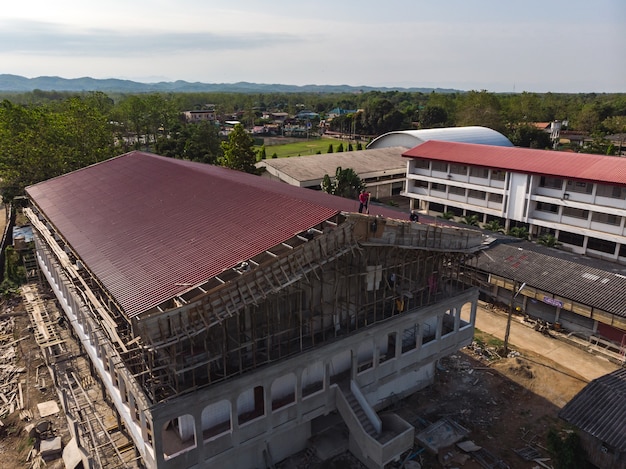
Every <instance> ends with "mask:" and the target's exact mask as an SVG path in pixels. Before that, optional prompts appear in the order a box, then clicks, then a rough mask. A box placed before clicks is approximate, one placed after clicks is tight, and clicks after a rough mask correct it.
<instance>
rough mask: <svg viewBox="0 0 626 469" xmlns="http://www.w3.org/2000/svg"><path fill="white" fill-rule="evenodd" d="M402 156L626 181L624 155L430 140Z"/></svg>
mask: <svg viewBox="0 0 626 469" xmlns="http://www.w3.org/2000/svg"><path fill="white" fill-rule="evenodd" d="M402 156H405V157H411V158H424V159H429V160H440V161H447V162H450V163H463V164H467V165H476V166H485V167H489V168H495V169H502V170H506V171H515V172H520V173H530V174H541V175H546V176H558V177H562V178H567V179H578V180H584V181H592V182H602V183H608V184H620V185H623V184H626V158H619V157H615V156H604V155H589V154H586V153H566V152H559V151H551V150H534V149H530V148H518V147H499V146H492V145H478V144H472V143H456V142H441V141H436V140H429V141H427V142H424V143H422V144H421V145H418V146H417V147H415V148H412V149H410V150H408V151H406V152H405V153H403V154H402Z"/></svg>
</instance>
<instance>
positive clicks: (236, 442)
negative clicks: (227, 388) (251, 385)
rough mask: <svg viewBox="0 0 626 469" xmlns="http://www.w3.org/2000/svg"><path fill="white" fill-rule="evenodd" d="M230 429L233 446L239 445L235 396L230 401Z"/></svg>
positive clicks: (237, 411)
mask: <svg viewBox="0 0 626 469" xmlns="http://www.w3.org/2000/svg"><path fill="white" fill-rule="evenodd" d="M230 429H231V438H232V442H233V446H238V445H239V440H240V439H241V436H240V435H239V410H238V409H237V396H234V399H231V401H230Z"/></svg>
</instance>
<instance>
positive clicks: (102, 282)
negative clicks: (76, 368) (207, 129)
mask: <svg viewBox="0 0 626 469" xmlns="http://www.w3.org/2000/svg"><path fill="white" fill-rule="evenodd" d="M27 195H28V198H29V201H30V205H29V207H28V208H26V209H24V210H25V213H26V215H27V216H28V218H29V219H30V222H31V223H32V226H33V228H34V230H33V231H34V238H35V245H36V257H37V261H38V264H39V266H40V268H41V271H42V273H43V274H44V275H45V277H46V279H47V281H48V282H49V283H50V286H51V287H52V289H53V290H54V292H55V295H56V297H57V299H58V302H59V304H60V305H61V307H62V309H63V311H64V313H65V315H66V319H67V322H68V323H69V324H70V325H71V327H72V328H73V331H74V334H75V335H76V336H77V337H78V338H79V339H80V342H81V345H82V348H83V351H84V353H85V355H87V356H88V357H89V359H90V363H91V369H92V373H93V375H94V377H95V378H96V379H97V380H98V381H99V382H100V383H101V385H102V388H103V390H105V392H106V394H107V395H108V399H109V400H110V402H111V403H112V405H113V406H114V407H115V410H116V412H117V414H118V416H119V420H120V421H121V422H122V423H123V425H124V427H125V428H126V431H127V432H128V434H129V435H130V437H131V438H132V440H133V442H134V444H135V446H136V450H137V452H138V454H139V455H140V458H141V461H142V465H143V466H145V467H147V468H157V467H158V468H187V467H237V468H255V467H267V466H269V465H271V462H272V461H274V462H277V461H280V460H282V459H284V458H286V457H288V456H290V455H291V454H293V453H295V452H297V451H300V450H303V449H305V448H307V445H308V444H309V442H310V439H311V437H312V436H313V435H315V434H317V433H318V432H322V431H324V430H326V429H327V428H328V427H329V424H328V422H330V421H334V422H337V421H340V422H341V423H340V425H342V428H343V429H347V431H344V434H346V435H347V439H348V447H349V449H350V451H351V452H352V453H353V454H354V455H355V456H356V457H358V458H359V459H360V460H361V461H362V462H363V463H364V464H365V465H367V466H368V467H383V466H384V465H385V464H386V463H388V462H390V461H392V460H394V459H397V458H398V457H399V455H400V454H402V453H403V452H404V451H406V450H408V449H409V448H411V447H412V445H413V440H414V429H413V427H412V426H411V425H410V424H409V423H407V422H405V421H404V420H402V419H401V418H400V417H399V416H397V415H395V414H393V413H389V412H386V411H385V402H387V401H388V398H389V397H390V396H397V397H402V396H405V395H407V394H409V393H412V392H415V391H417V390H419V389H421V388H423V387H425V386H427V385H428V384H430V383H431V382H432V380H433V377H434V373H435V368H436V362H437V360H438V359H439V358H441V357H443V356H446V355H448V354H450V353H453V352H455V351H456V350H458V349H459V348H461V347H463V346H465V345H468V344H469V343H470V342H471V341H472V337H473V332H474V330H473V324H474V317H475V311H476V303H477V297H478V291H477V289H474V288H468V287H467V286H466V285H465V284H464V282H462V278H461V275H462V274H461V273H460V272H461V268H462V266H463V265H464V264H466V263H468V262H471V261H472V259H473V257H474V253H475V252H476V251H478V250H479V249H480V248H481V243H482V237H481V235H480V233H478V232H476V231H472V230H468V229H458V228H447V227H441V226H432V225H423V224H419V223H411V222H409V221H408V220H406V216H407V215H408V214H404V213H399V212H394V211H393V210H392V209H391V208H389V209H385V208H382V207H375V208H373V207H372V209H371V210H370V214H369V215H362V214H358V213H353V212H352V210H354V203H353V201H350V200H346V199H341V198H337V197H334V196H330V195H328V194H324V193H321V192H317V191H310V190H306V189H301V188H297V187H293V186H290V185H288V184H284V183H279V182H275V181H268V180H267V179H264V178H260V177H257V176H253V175H249V174H245V173H241V172H236V171H231V170H227V169H224V168H220V167H216V166H209V165H203V164H199V163H192V162H189V161H183V160H176V159H171V158H164V157H160V156H157V155H153V154H148V153H143V152H131V153H127V154H124V155H121V156H119V157H117V158H113V159H111V160H108V161H105V162H103V163H99V164H96V165H93V166H90V167H88V168H84V169H81V170H79V171H75V172H73V173H69V174H66V175H64V176H60V177H58V178H55V179H51V180H49V181H45V182H42V183H39V184H37V185H34V186H30V187H28V188H27ZM402 218H404V220H403V219H402ZM462 308H469V310H470V311H471V319H470V321H469V322H467V321H464V320H462V319H461V309H462ZM333 416H334V417H336V418H334V419H331V418H330V417H333ZM69 418H70V419H71V415H69ZM70 428H72V426H70ZM74 431H75V430H74ZM73 436H74V437H75V438H76V439H77V440H78V442H79V445H80V437H81V435H73ZM86 457H88V456H86ZM90 463H91V464H93V461H91V462H90Z"/></svg>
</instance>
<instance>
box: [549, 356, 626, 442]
mask: <svg viewBox="0 0 626 469" xmlns="http://www.w3.org/2000/svg"><path fill="white" fill-rule="evenodd" d="M625 402H626V369H624V368H621V369H619V370H616V371H614V372H612V373H609V374H607V375H604V376H601V377H600V378H596V379H594V380H593V381H592V382H591V383H589V384H588V385H587V386H585V387H584V388H583V389H582V391H580V392H579V393H578V394H577V395H576V396H574V398H573V399H572V400H571V401H569V402H568V403H567V404H565V406H564V407H563V408H562V409H561V411H560V412H559V417H561V418H562V419H563V420H565V421H566V422H568V423H570V424H572V425H574V426H576V427H578V428H579V429H580V430H582V431H584V432H585V433H587V434H589V435H591V436H593V437H595V438H597V439H598V440H600V441H602V442H603V443H606V444H608V445H610V446H611V447H613V448H616V449H617V450H618V451H619V452H625V451H626V405H624V403H625Z"/></svg>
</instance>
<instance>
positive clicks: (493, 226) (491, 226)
mask: <svg viewBox="0 0 626 469" xmlns="http://www.w3.org/2000/svg"><path fill="white" fill-rule="evenodd" d="M483 228H484V229H486V230H489V231H493V232H495V233H504V227H503V226H502V225H501V224H500V221H499V220H491V221H489V222H487V223H485V224H484V225H483Z"/></svg>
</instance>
